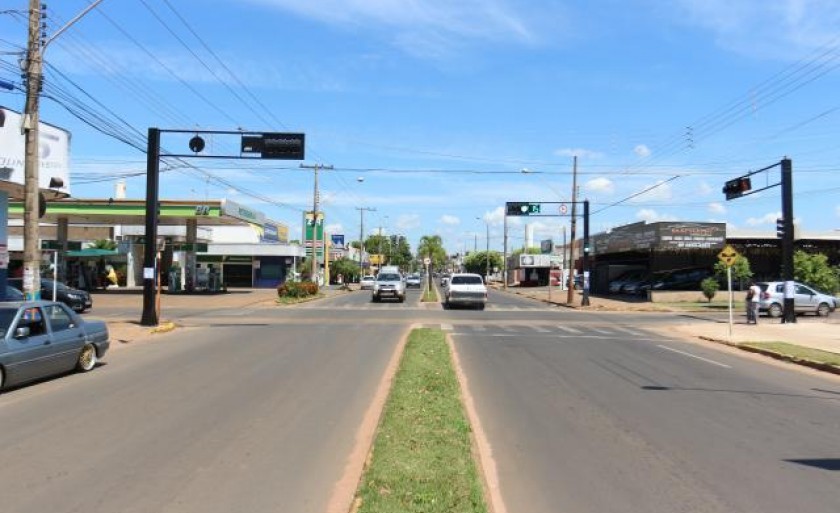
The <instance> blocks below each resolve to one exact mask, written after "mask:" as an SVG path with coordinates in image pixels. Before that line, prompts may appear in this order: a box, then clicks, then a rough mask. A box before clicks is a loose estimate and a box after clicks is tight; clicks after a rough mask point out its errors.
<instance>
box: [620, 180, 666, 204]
mask: <svg viewBox="0 0 840 513" xmlns="http://www.w3.org/2000/svg"><path fill="white" fill-rule="evenodd" d="M645 189H650V190H648V191H647V192H645V193H644V194H640V195H638V196H636V197H635V198H633V199H631V200H630V202H631V203H649V202H651V201H665V200H669V199H671V196H672V191H671V184H670V183H667V182H665V181H664V180H660V181H658V182H656V183H652V184H650V185H646V186H644V187H642V188H641V189H639V190H640V191H643V190H645Z"/></svg>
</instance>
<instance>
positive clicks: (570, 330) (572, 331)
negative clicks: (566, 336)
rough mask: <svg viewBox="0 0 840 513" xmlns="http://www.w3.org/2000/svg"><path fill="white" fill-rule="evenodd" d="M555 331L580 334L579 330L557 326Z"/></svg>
mask: <svg viewBox="0 0 840 513" xmlns="http://www.w3.org/2000/svg"><path fill="white" fill-rule="evenodd" d="M557 329H561V330H563V331H565V332H566V333H580V330H579V329H575V328H570V327H568V326H557Z"/></svg>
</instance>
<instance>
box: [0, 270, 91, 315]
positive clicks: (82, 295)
mask: <svg viewBox="0 0 840 513" xmlns="http://www.w3.org/2000/svg"><path fill="white" fill-rule="evenodd" d="M8 283H9V285H10V286H12V287H14V288H16V289H18V290H20V291H23V278H9V281H8ZM53 284H55V299H56V301H60V302H62V303H64V304H65V305H67V306H69V307H70V308H72V309H73V311H74V312H79V313H81V312H84V311H85V310H89V309H91V308H93V299H91V297H90V294H89V293H88V292H86V291H84V290H79V289H74V288H72V287H68V286H67V285H65V284H63V283H61V282H60V281H59V282H53V280H49V279H46V278H41V298H42V299H48V300H52V297H53Z"/></svg>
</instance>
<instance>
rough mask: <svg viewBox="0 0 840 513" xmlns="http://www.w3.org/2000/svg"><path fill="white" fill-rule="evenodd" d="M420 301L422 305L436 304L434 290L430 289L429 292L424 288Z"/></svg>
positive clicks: (435, 292)
mask: <svg viewBox="0 0 840 513" xmlns="http://www.w3.org/2000/svg"><path fill="white" fill-rule="evenodd" d="M421 301H422V302H423V303H437V302H438V296H437V291H436V290H435V288H434V287H432V289H431V290H429V288H428V287H426V288H424V289H423V299H421Z"/></svg>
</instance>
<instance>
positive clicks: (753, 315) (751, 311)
mask: <svg viewBox="0 0 840 513" xmlns="http://www.w3.org/2000/svg"><path fill="white" fill-rule="evenodd" d="M760 300H761V287H759V286H758V285H756V283H755V282H754V281H750V288H749V289H747V305H746V306H747V324H749V323H750V321H752V323H753V324H758V305H759V301H760Z"/></svg>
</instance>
